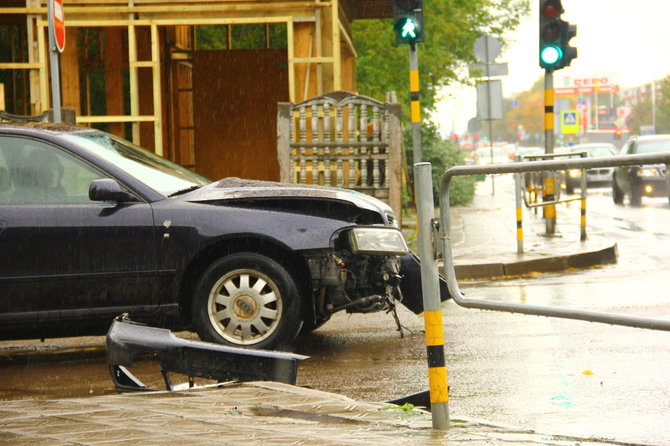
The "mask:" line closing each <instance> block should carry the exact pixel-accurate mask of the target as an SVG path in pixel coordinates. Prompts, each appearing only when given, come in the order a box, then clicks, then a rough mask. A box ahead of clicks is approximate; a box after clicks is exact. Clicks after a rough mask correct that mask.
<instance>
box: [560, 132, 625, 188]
mask: <svg viewBox="0 0 670 446" xmlns="http://www.w3.org/2000/svg"><path fill="white" fill-rule="evenodd" d="M579 152H585V153H586V156H587V157H603V156H615V155H616V154H617V148H616V146H615V145H614V144H610V143H605V142H598V143H590V144H577V145H575V146H572V147H571V148H570V149H568V151H567V152H566V153H574V154H575V157H577V156H578V155H577V154H578V153H579ZM582 172H583V171H582V169H572V170H568V171H567V172H566V173H565V190H566V192H568V193H569V194H571V193H573V192H574V190H575V188H576V187H581V183H582ZM613 173H614V168H613V167H598V168H595V169H588V170H587V171H586V187H605V186H606V187H609V186H611V184H612V174H613Z"/></svg>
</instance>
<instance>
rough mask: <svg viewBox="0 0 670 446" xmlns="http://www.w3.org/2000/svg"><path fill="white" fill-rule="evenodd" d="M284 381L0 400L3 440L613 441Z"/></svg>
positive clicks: (51, 445) (554, 445) (174, 445)
mask: <svg viewBox="0 0 670 446" xmlns="http://www.w3.org/2000/svg"><path fill="white" fill-rule="evenodd" d="M406 409H407V410H403V409H400V408H398V407H397V406H396V407H391V406H389V405H387V404H381V403H380V404H376V403H361V402H356V401H354V400H352V399H349V398H346V397H343V396H339V395H334V394H331V393H325V392H320V391H318V390H311V389H305V388H300V387H295V386H289V385H286V384H279V383H270V382H256V383H245V384H234V385H229V386H225V387H221V388H218V389H205V390H191V391H182V392H141V393H132V394H123V395H111V396H98V397H90V398H76V399H75V398H73V399H63V400H48V401H30V400H22V401H6V402H3V405H2V407H1V408H0V420H2V421H0V444H7V445H10V444H11V445H16V446H22V445H33V444H39V445H45V446H57V445H58V446H61V445H80V446H81V445H99V446H102V445H109V446H112V445H113V446H121V445H133V446H136V445H143V446H147V445H170V446H187V445H188V446H191V445H193V446H195V445H203V444H217V445H227V444H230V445H240V444H243V445H247V444H263V445H295V444H301V445H379V444H384V445H407V444H412V445H438V444H439V445H444V444H448V445H467V446H484V445H499V444H514V445H519V446H523V445H527V446H532V445H547V446H549V445H551V446H568V445H579V444H585V443H588V444H589V445H594V446H598V445H614V444H620V443H616V442H609V441H607V440H597V439H594V438H588V439H586V438H572V437H565V436H560V435H544V434H538V433H535V432H523V431H519V430H517V429H514V428H511V427H505V426H496V425H491V424H487V423H480V422H477V421H467V420H457V419H452V420H451V427H450V429H448V430H444V431H434V430H433V429H432V422H431V419H430V415H429V414H427V413H425V412H423V411H421V410H417V409H409V408H406Z"/></svg>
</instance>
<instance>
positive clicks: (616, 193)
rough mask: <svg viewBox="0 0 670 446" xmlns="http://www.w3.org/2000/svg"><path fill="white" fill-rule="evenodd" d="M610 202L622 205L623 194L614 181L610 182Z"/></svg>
mask: <svg viewBox="0 0 670 446" xmlns="http://www.w3.org/2000/svg"><path fill="white" fill-rule="evenodd" d="M612 200H614V203H615V204H621V203H623V192H622V191H621V189H619V186H618V185H617V184H616V181H615V180H612Z"/></svg>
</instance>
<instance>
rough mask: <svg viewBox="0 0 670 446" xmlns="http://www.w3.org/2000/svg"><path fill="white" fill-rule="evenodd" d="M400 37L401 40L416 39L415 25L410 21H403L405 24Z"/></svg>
mask: <svg viewBox="0 0 670 446" xmlns="http://www.w3.org/2000/svg"><path fill="white" fill-rule="evenodd" d="M400 37H402V38H403V39H416V23H414V21H412V19H409V18H408V19H405V24H404V25H402V29H401V30H400Z"/></svg>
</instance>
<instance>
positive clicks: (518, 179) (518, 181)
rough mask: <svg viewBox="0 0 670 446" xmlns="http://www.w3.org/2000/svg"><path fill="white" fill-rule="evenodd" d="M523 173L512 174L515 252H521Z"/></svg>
mask: <svg viewBox="0 0 670 446" xmlns="http://www.w3.org/2000/svg"><path fill="white" fill-rule="evenodd" d="M522 182H523V175H522V174H521V173H518V172H517V173H515V174H514V200H515V202H516V252H517V254H523V207H522V201H521V188H522V187H523V184H522Z"/></svg>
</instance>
